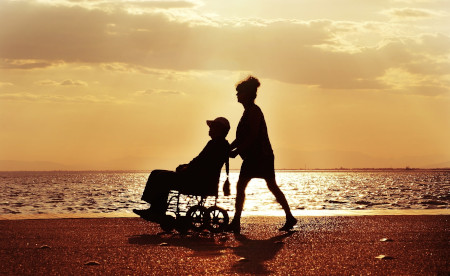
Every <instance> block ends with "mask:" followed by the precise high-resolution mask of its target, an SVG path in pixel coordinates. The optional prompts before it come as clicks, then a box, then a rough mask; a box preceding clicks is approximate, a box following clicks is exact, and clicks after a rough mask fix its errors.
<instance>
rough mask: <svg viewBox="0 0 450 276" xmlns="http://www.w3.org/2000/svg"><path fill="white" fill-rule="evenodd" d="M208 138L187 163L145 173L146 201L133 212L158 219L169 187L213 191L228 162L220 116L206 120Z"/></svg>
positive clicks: (223, 121) (225, 129)
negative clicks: (144, 207)
mask: <svg viewBox="0 0 450 276" xmlns="http://www.w3.org/2000/svg"><path fill="white" fill-rule="evenodd" d="M207 124H208V126H209V136H210V137H211V140H210V141H209V142H208V143H207V144H206V146H205V147H204V148H203V150H202V151H201V152H200V154H199V155H198V156H197V157H195V158H194V159H192V161H191V162H189V163H188V164H182V165H179V166H178V167H177V168H176V170H175V171H168V170H154V171H152V172H151V173H150V176H149V177H148V180H147V184H146V186H145V189H144V193H143V194H142V200H144V201H146V202H148V203H150V205H151V206H150V208H149V209H145V210H136V209H133V212H134V213H136V214H138V215H139V216H141V217H142V218H145V219H146V220H150V221H154V222H159V221H160V219H161V218H162V217H163V216H164V214H165V212H166V209H167V197H168V195H169V192H170V190H171V189H174V190H179V191H183V190H186V191H189V192H191V193H195V194H215V193H217V185H216V186H214V185H211V183H219V177H220V171H221V169H222V167H223V164H225V163H226V164H228V154H229V151H230V144H229V143H228V141H227V140H226V139H225V138H226V136H227V134H228V131H229V130H230V123H229V122H228V120H227V119H225V118H223V117H219V118H216V119H214V120H212V121H207Z"/></svg>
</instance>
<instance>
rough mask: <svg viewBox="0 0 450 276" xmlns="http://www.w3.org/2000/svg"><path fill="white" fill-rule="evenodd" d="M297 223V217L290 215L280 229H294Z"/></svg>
mask: <svg viewBox="0 0 450 276" xmlns="http://www.w3.org/2000/svg"><path fill="white" fill-rule="evenodd" d="M296 224H297V219H296V218H294V217H290V218H288V219H286V223H285V224H284V225H283V227H281V228H280V229H279V230H280V231H290V230H292V227H294V225H296Z"/></svg>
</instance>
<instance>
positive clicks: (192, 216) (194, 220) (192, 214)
mask: <svg viewBox="0 0 450 276" xmlns="http://www.w3.org/2000/svg"><path fill="white" fill-rule="evenodd" d="M206 213H207V209H206V208H205V207H204V206H200V205H194V206H192V207H191V208H189V210H188V211H187V213H186V217H187V218H188V219H189V224H190V227H191V228H192V229H193V230H194V231H202V230H203V229H205V227H206V225H207V224H208V217H207V215H206Z"/></svg>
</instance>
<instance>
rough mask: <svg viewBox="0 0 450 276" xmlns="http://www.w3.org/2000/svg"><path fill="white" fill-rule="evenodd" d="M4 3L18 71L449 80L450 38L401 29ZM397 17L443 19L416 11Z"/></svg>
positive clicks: (10, 59)
mask: <svg viewBox="0 0 450 276" xmlns="http://www.w3.org/2000/svg"><path fill="white" fill-rule="evenodd" d="M133 3H134V2H133ZM153 4H155V3H153ZM0 5H1V6H0V55H1V56H0V58H3V60H6V61H7V62H6V64H7V65H8V66H9V67H10V68H15V67H16V68H45V67H46V66H52V65H55V64H59V63H61V62H65V63H72V62H73V63H75V62H76V63H84V64H100V65H101V66H102V67H103V69H105V70H109V71H115V72H119V71H121V72H123V73H126V72H127V71H128V72H129V73H131V72H138V73H143V74H154V75H158V74H160V76H161V78H164V77H166V76H172V77H183V74H182V73H180V74H178V75H177V74H173V73H168V72H192V71H207V70H229V71H251V72H254V73H255V74H257V75H258V76H261V77H265V78H272V79H276V80H280V81H283V82H289V83H297V84H304V85H313V86H318V87H322V88H330V89H386V88H388V86H389V83H386V82H384V81H382V77H383V76H384V75H385V73H386V72H387V71H388V70H389V69H390V68H401V69H402V70H406V71H410V73H414V74H424V75H433V76H434V78H435V79H438V80H441V79H442V78H445V76H446V75H447V74H448V73H447V72H448V71H446V70H447V68H448V66H449V64H450V63H449V61H448V58H445V55H448V49H450V37H449V36H448V35H445V34H423V35H421V34H414V36H413V35H411V34H407V35H404V36H399V35H398V34H399V33H401V32H400V31H398V28H400V27H402V25H401V24H397V25H395V26H394V25H392V24H391V23H380V22H372V23H371V24H368V22H336V21H331V20H312V21H299V20H283V19H277V20H264V19H242V20H239V19H235V20H233V21H232V20H229V19H227V20H221V19H217V18H216V19H214V20H212V19H211V18H207V17H203V18H205V20H204V21H203V23H202V24H192V21H189V18H190V17H183V16H181V15H180V16H179V17H174V16H173V15H174V14H173V13H172V14H168V13H165V12H152V13H146V14H130V13H128V12H126V11H124V10H121V9H117V10H113V11H102V10H95V9H94V10H90V9H85V8H82V7H80V6H76V7H68V6H50V5H31V4H26V3H24V2H2V3H0ZM390 13H391V14H393V15H395V16H406V17H424V16H431V15H433V12H431V11H428V10H414V9H409V10H408V9H401V10H400V9H393V10H390ZM198 17H201V16H198ZM196 20H197V19H194V22H197V21H196ZM31 22H32V24H31ZM208 22H209V23H208ZM405 26H406V25H405ZM405 26H403V27H404V28H406V27H405ZM11 30H14V31H11ZM365 37H371V38H372V37H376V38H377V40H376V41H374V42H373V43H372V44H371V45H367V44H364V45H362V44H360V43H358V41H359V40H362V38H365ZM17 60H18V61H17ZM23 61H29V62H28V63H27V62H23ZM3 64H5V63H3ZM0 66H1V65H0ZM8 66H3V68H8ZM184 74H185V73H184ZM186 75H189V74H185V75H184V76H186ZM72 84H73V83H72ZM442 87H445V86H444V85H442Z"/></svg>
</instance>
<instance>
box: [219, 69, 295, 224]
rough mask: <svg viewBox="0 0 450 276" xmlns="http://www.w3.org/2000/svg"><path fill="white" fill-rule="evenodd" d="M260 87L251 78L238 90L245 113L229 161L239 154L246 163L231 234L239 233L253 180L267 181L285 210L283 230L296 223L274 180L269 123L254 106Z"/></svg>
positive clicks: (238, 185) (257, 82)
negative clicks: (247, 191)
mask: <svg viewBox="0 0 450 276" xmlns="http://www.w3.org/2000/svg"><path fill="white" fill-rule="evenodd" d="M259 86H260V83H259V80H258V79H256V78H255V77H252V76H250V77H248V78H247V79H245V80H243V81H241V82H240V83H239V84H238V85H237V86H236V91H237V100H238V102H239V103H241V104H242V105H243V106H244V109H245V110H244V114H243V115H242V117H241V120H240V121H239V125H238V127H237V131H236V140H234V141H233V142H232V143H231V152H230V157H232V158H235V157H236V156H237V155H238V154H239V155H240V156H241V157H242V159H243V162H242V166H241V171H240V174H239V180H238V183H237V187H236V190H237V192H236V204H235V215H234V218H233V221H232V222H231V224H230V225H229V228H228V230H229V231H230V232H231V231H232V232H235V233H239V232H240V220H241V213H242V209H243V207H244V201H245V188H246V187H247V184H248V182H249V181H250V180H251V179H252V178H262V179H264V180H265V181H266V183H267V186H268V188H269V190H270V191H271V192H272V194H273V195H274V196H275V198H276V200H277V201H278V203H280V204H281V207H283V210H284V212H285V213H286V223H285V225H284V226H283V227H281V228H280V230H281V231H288V230H290V229H292V227H293V226H294V225H295V224H296V223H297V220H296V219H295V218H294V216H293V215H292V213H291V210H290V208H289V204H288V202H287V200H286V197H285V196H284V194H283V192H282V191H281V190H280V188H279V187H278V185H277V182H276V180H275V169H274V155H273V151H272V146H271V144H270V140H269V135H268V133H267V126H266V121H265V119H264V115H263V113H262V111H261V109H260V108H259V106H257V105H256V104H255V99H256V92H257V89H258V87H259Z"/></svg>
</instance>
